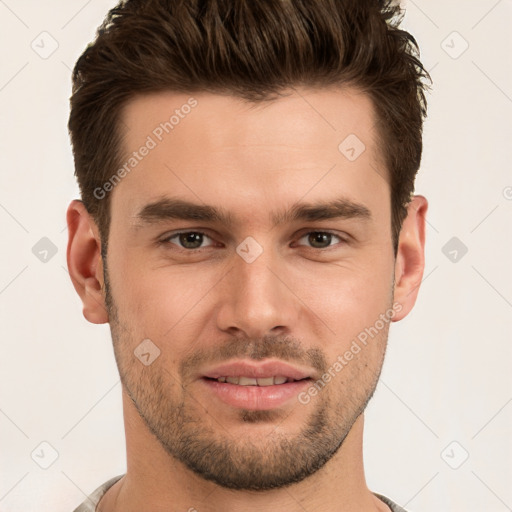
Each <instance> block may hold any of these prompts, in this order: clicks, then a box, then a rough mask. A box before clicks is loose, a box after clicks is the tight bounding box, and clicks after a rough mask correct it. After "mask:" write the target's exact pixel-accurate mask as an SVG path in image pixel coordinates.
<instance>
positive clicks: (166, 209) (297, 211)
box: [135, 197, 372, 226]
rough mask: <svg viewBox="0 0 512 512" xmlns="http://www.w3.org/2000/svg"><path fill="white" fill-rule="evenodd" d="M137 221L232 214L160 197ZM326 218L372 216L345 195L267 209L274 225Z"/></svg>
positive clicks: (229, 221) (227, 219) (230, 219)
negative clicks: (275, 209) (283, 208)
mask: <svg viewBox="0 0 512 512" xmlns="http://www.w3.org/2000/svg"><path fill="white" fill-rule="evenodd" d="M135 219H136V223H137V225H140V224H142V225H150V224H156V223H159V222H163V221H166V220H171V219H178V220H188V221H201V222H208V223H220V224H224V225H226V226H233V225H235V224H236V219H235V217H234V216H233V214H232V213H231V212H229V211H227V210H225V209H224V208H222V207H216V206H211V205H205V204H197V203H193V202H190V201H185V200H183V199H178V198H172V197H167V198H162V199H159V200H157V201H154V202H152V203H149V204H147V205H145V206H144V207H143V208H142V209H141V210H140V211H139V212H138V213H137V214H136V215H135ZM328 219H359V220H362V221H365V222H368V221H370V220H371V219H372V214H371V212H370V210H369V209H368V208H367V207H366V206H365V205H363V204H359V203H355V202H354V201H352V200H350V199H347V198H338V199H334V200H331V201H324V202H316V203H297V204H295V205H294V206H292V207H291V208H290V209H289V210H285V211H283V210H281V211H277V212H272V213H271V221H272V223H273V225H274V226H278V225H280V224H284V223H287V222H288V223H290V222H294V221H309V222H311V221H319V220H328Z"/></svg>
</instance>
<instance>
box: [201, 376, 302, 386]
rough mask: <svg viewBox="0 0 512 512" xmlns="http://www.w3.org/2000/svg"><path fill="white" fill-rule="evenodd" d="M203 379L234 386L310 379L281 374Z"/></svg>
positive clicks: (278, 383) (270, 384) (274, 384)
mask: <svg viewBox="0 0 512 512" xmlns="http://www.w3.org/2000/svg"><path fill="white" fill-rule="evenodd" d="M204 378H205V379H208V380H212V381H216V382H222V383H225V382H226V383H228V384H234V385H235V386H260V387H267V386H281V385H282V384H287V383H289V382H300V381H303V380H311V379H310V378H309V377H305V378H303V379H292V378H291V377H285V376H283V375H275V376H270V377H258V378H255V377H247V376H235V377H230V376H225V377H218V378H212V377H204Z"/></svg>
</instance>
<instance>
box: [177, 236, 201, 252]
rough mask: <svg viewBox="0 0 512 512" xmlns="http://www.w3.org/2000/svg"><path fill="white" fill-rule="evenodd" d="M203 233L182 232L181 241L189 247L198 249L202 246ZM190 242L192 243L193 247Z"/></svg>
mask: <svg viewBox="0 0 512 512" xmlns="http://www.w3.org/2000/svg"><path fill="white" fill-rule="evenodd" d="M202 236H203V235H201V233H182V234H181V235H180V242H181V243H182V244H183V246H184V247H186V248H187V249H197V248H198V247H200V246H201V237H202ZM188 244H192V247H191V246H190V245H188Z"/></svg>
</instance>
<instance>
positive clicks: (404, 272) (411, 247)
mask: <svg viewBox="0 0 512 512" xmlns="http://www.w3.org/2000/svg"><path fill="white" fill-rule="evenodd" d="M427 209H428V202H427V200H426V198H425V197H423V196H419V195H418V196H414V197H413V199H412V200H411V202H410V203H409V205H408V207H407V217H406V218H405V219H404V222H403V224H402V229H401V231H400V239H399V242H398V252H397V256H396V262H395V292H394V302H396V303H398V304H400V305H401V309H400V312H399V313H397V314H396V315H395V316H394V318H393V321H394V322H397V321H399V320H402V318H404V317H406V316H407V315H408V314H409V312H410V311H411V310H412V308H413V306H414V304H415V302H416V298H417V296H418V291H419V288H420V284H421V280H422V278H423V271H424V269H425V219H426V214H427Z"/></svg>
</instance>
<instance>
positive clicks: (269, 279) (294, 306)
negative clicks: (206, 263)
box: [217, 250, 301, 339]
mask: <svg viewBox="0 0 512 512" xmlns="http://www.w3.org/2000/svg"><path fill="white" fill-rule="evenodd" d="M233 260H234V261H233V268H232V270H231V271H230V272H228V274H227V275H226V276H225V277H224V279H223V280H222V284H221V287H222V292H221V298H220V300H221V306H220V308H219V309H218V316H217V324H218V328H219V329H221V330H222V331H224V332H228V333H229V334H234V335H241V333H243V334H244V335H245V337H247V338H249V339H254V338H255V339H261V338H262V337H264V336H266V335H269V334H273V335H276V334H279V333H280V334H289V332H290V330H291V329H292V327H293V328H294V329H295V328H296V327H297V321H298V318H299V311H300V307H301V302H300V300H299V299H298V297H296V296H295V295H294V293H293V291H292V290H293V284H292V283H288V282H286V271H285V269H284V268H283V262H280V261H279V256H278V255H277V254H276V253H275V251H271V250H263V252H262V253H261V254H260V255H259V257H257V258H256V259H255V260H254V261H252V262H248V261H250V260H245V259H244V258H243V257H241V256H239V255H238V254H235V255H234V258H233ZM279 331H281V332H279Z"/></svg>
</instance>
